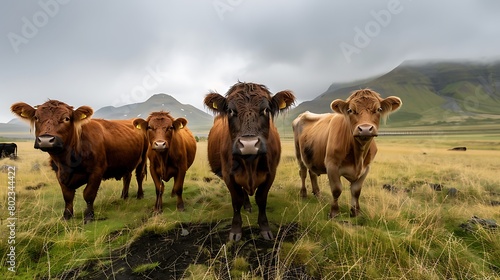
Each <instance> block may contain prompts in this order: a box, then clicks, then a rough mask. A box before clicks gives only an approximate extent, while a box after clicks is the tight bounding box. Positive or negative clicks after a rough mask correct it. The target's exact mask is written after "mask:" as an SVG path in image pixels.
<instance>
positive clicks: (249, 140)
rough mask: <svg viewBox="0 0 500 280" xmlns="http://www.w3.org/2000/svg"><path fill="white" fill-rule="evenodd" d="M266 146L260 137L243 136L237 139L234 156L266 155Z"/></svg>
mask: <svg viewBox="0 0 500 280" xmlns="http://www.w3.org/2000/svg"><path fill="white" fill-rule="evenodd" d="M265 153H266V145H265V144H264V141H262V139H260V137H258V136H253V135H252V136H249V135H246V136H241V137H239V138H237V139H236V141H235V144H234V147H233V154H236V155H257V154H265Z"/></svg>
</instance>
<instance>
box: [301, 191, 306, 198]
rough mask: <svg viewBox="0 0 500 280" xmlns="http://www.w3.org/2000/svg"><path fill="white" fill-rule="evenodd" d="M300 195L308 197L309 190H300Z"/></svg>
mask: <svg viewBox="0 0 500 280" xmlns="http://www.w3.org/2000/svg"><path fill="white" fill-rule="evenodd" d="M300 197H302V198H307V191H305V190H300Z"/></svg>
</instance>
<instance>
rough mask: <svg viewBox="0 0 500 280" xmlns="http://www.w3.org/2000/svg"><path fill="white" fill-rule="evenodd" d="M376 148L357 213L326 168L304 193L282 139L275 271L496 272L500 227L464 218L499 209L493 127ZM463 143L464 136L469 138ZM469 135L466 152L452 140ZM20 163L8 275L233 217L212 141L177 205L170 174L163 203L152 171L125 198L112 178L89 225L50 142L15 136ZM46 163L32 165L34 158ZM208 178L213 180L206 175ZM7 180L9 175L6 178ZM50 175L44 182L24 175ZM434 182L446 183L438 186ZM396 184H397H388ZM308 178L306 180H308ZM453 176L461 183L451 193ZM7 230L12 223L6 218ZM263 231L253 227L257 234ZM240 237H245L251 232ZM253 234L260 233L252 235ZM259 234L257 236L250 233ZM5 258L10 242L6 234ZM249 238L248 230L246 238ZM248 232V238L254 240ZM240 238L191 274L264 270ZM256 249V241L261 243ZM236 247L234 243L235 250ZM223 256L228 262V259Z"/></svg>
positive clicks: (96, 258) (98, 258)
mask: <svg viewBox="0 0 500 280" xmlns="http://www.w3.org/2000/svg"><path fill="white" fill-rule="evenodd" d="M377 142H378V143H379V154H378V155H377V158H376V159H375V162H374V163H373V166H372V169H371V172H370V174H369V175H368V178H367V180H366V181H365V185H364V187H363V191H362V194H361V198H360V204H361V208H362V215H360V216H359V217H357V218H350V217H349V203H350V196H349V189H348V187H347V182H346V181H345V180H343V183H344V190H343V193H342V195H341V197H340V201H339V203H340V210H341V214H340V216H339V217H337V218H335V219H334V220H328V219H327V218H326V217H327V213H328V211H329V204H330V202H331V199H332V198H331V193H330V190H329V187H328V180H327V178H326V176H324V175H323V176H320V177H319V183H320V189H321V194H320V196H319V198H316V197H313V196H312V195H311V194H310V191H311V190H310V189H308V191H309V196H308V197H307V198H305V199H302V198H300V197H299V188H300V179H299V177H298V166H297V163H296V161H295V158H294V151H293V143H292V142H291V141H289V140H286V141H284V142H283V152H282V157H281V163H280V166H279V169H278V173H277V176H276V180H275V183H274V185H273V187H272V189H271V191H270V194H269V199H268V218H269V220H270V223H271V227H272V230H273V232H274V233H275V235H276V236H278V232H280V231H283V230H285V229H286V228H287V227H286V225H290V224H297V226H298V233H297V236H296V240H294V241H293V242H292V241H289V240H284V239H279V238H277V239H276V240H275V242H274V247H275V254H276V259H277V269H276V270H277V271H276V275H277V277H278V278H280V277H282V276H283V275H285V272H286V271H290V270H291V269H297V268H300V269H302V270H303V271H305V272H306V273H307V274H308V275H310V276H312V277H317V278H324V279H387V278H395V279H498V278H499V277H500V230H487V229H483V228H481V227H477V229H476V230H474V231H466V230H464V229H463V228H461V227H460V225H461V224H462V223H466V222H467V221H468V220H469V219H470V218H471V217H472V216H474V215H475V216H478V217H481V218H485V219H492V220H496V221H500V211H499V207H498V206H491V205H490V201H493V200H496V201H499V200H500V181H499V179H498V174H497V172H498V170H500V162H499V161H498V158H500V149H499V146H498V142H497V141H495V139H494V138H492V137H489V135H486V134H485V135H467V136H450V137H441V138H434V139H426V138H425V137H421V136H418V137H417V136H413V137H379V138H378V139H377ZM464 143H465V144H464ZM459 144H460V146H462V145H466V146H468V148H469V150H468V151H466V152H451V151H448V150H447V149H448V148H450V147H453V146H457V145H459ZM18 146H19V160H17V161H11V160H3V161H2V164H14V165H16V166H17V168H18V170H17V173H16V183H17V187H16V195H17V196H16V199H17V201H16V203H17V210H16V216H17V217H18V220H17V223H16V244H15V245H16V261H17V263H16V268H17V272H16V274H13V273H11V272H10V271H8V270H7V266H6V265H2V266H1V267H0V273H1V274H2V275H5V276H4V277H6V278H7V279H13V278H16V279H38V278H58V277H60V275H62V273H63V272H65V271H69V270H75V269H79V268H81V267H82V265H85V264H88V263H89V262H92V263H93V264H94V269H99V268H101V267H102V268H103V269H104V268H105V267H109V266H110V262H111V260H110V256H111V255H112V253H113V252H115V251H116V250H117V249H119V248H123V247H124V246H128V245H130V244H131V243H132V242H134V241H135V240H137V239H139V238H140V237H141V236H145V235H147V234H149V233H157V234H162V233H167V232H169V231H170V230H172V229H174V228H176V227H177V226H179V225H180V224H183V223H212V222H219V223H222V224H223V225H224V224H225V225H228V224H229V222H230V219H231V217H232V206H231V200H230V196H229V192H228V191H227V189H226V187H225V185H224V183H223V182H222V181H221V180H219V179H217V178H215V176H214V175H212V174H211V173H210V170H209V167H208V162H207V159H206V142H203V141H201V142H199V143H198V154H197V158H196V160H195V163H194V165H193V166H192V168H191V169H190V170H189V171H188V175H187V178H186V182H185V186H184V200H185V204H186V211H184V212H178V211H176V209H175V199H174V198H170V196H169V193H170V188H171V186H172V182H169V183H167V185H166V190H167V191H166V194H167V195H164V199H163V201H164V210H163V213H162V214H161V215H156V216H154V215H153V214H152V209H153V204H154V199H155V194H154V187H153V183H152V180H151V179H150V177H149V176H148V180H147V181H146V182H145V198H144V199H142V200H137V199H135V198H134V197H133V195H134V194H135V191H136V184H135V183H133V184H132V186H131V194H132V197H131V198H129V199H128V200H121V199H120V198H119V197H120V193H121V182H117V181H112V180H110V181H104V182H103V183H102V185H101V188H100V190H99V194H98V196H97V199H96V202H95V211H96V219H97V221H95V222H92V223H89V224H86V225H84V224H83V211H84V208H85V205H84V204H85V203H84V201H83V198H82V189H79V190H78V191H77V195H76V198H75V218H74V219H72V220H70V221H62V220H61V216H62V210H63V207H64V203H63V199H62V195H61V191H60V189H59V186H58V183H57V180H56V178H55V175H54V174H53V172H52V171H51V170H50V168H49V167H48V166H47V165H46V164H45V163H46V158H47V156H46V154H44V153H42V152H39V151H36V150H33V148H32V143H31V142H19V143H18ZM35 162H38V163H39V164H41V169H40V171H31V167H32V165H33V163H35ZM205 178H212V179H213V180H212V181H210V182H207V180H205ZM0 180H1V182H2V183H1V186H2V187H1V189H0V199H1V201H2V205H0V215H1V217H2V219H4V222H3V224H4V225H5V218H6V217H8V213H7V207H6V205H5V202H6V201H7V189H6V185H7V180H8V179H7V174H5V173H1V176H0ZM3 182H5V183H3ZM39 183H45V184H46V186H43V187H41V188H40V189H38V190H27V189H26V188H25V187H27V186H36V185H37V184H39ZM429 183H439V184H441V185H442V186H443V190H442V191H440V192H437V191H434V190H432V189H431V188H430V187H429V185H428V184H429ZM383 184H391V185H393V186H395V187H396V189H397V191H396V192H393V193H390V192H388V191H385V190H383V189H382V185H383ZM308 188H310V183H309V182H308ZM450 188H456V189H457V190H458V192H457V194H456V196H453V197H450V196H448V195H447V191H448V190H449V189H450ZM251 201H252V204H253V207H254V211H253V212H252V213H247V212H243V213H242V217H243V222H244V227H248V226H251V227H252V228H255V227H256V226H257V207H256V205H255V202H254V200H253V198H251ZM0 233H1V236H7V235H8V233H9V232H8V228H6V227H5V226H2V227H1V228H0ZM256 236H257V235H256ZM244 238H248V237H247V236H245V237H244ZM256 238H257V239H258V238H259V237H256ZM250 240H251V239H250ZM0 242H1V243H0V254H1V255H0V256H1V257H0V258H1V261H2V264H5V261H6V260H7V258H6V254H7V251H8V249H9V248H8V246H9V245H8V244H7V240H6V239H5V238H1V239H0ZM247 242H248V241H247ZM250 242H251V241H250ZM238 246H240V245H238V244H231V243H228V244H226V246H223V247H221V248H214V249H215V251H218V252H219V254H218V256H214V257H213V260H212V261H210V262H207V263H205V264H196V265H191V266H190V267H189V268H188V270H187V271H186V272H185V273H184V276H185V277H186V278H187V279H219V276H220V275H221V271H220V270H227V275H231V276H232V277H233V278H242V279H254V278H259V277H261V276H260V275H262V274H261V271H262V268H260V269H259V268H256V267H252V266H251V265H250V260H248V259H246V258H245V257H243V256H242V255H238V254H237V250H236V251H235V250H234V248H238ZM255 247H256V248H255V250H256V251H257V249H258V248H257V247H258V244H257V245H255ZM235 252H236V253H235ZM222 257H224V258H223V259H224V260H227V262H225V261H222ZM159 266H160V264H159V263H156V262H147V261H145V262H144V263H142V264H139V265H135V266H133V267H132V269H133V271H134V273H135V274H137V275H147V274H148V273H149V272H150V271H153V270H155V269H157V268H159Z"/></svg>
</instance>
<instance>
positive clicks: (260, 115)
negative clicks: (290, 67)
mask: <svg viewBox="0 0 500 280" xmlns="http://www.w3.org/2000/svg"><path fill="white" fill-rule="evenodd" d="M294 102H295V96H294V95H293V93H292V92H291V91H288V90H285V91H280V92H278V93H276V94H275V95H274V96H271V93H270V92H269V90H268V89H267V87H265V86H263V85H259V84H253V83H237V84H235V85H234V86H232V87H231V88H230V89H229V91H228V92H227V94H226V96H225V97H224V96H222V95H220V94H218V93H215V92H211V93H209V94H207V96H206V97H205V100H204V103H205V105H206V106H207V107H208V108H209V109H210V110H211V111H213V112H214V113H215V114H220V115H222V116H223V117H224V118H227V122H228V125H229V133H230V135H231V139H232V141H233V150H232V152H233V154H235V155H256V154H265V153H266V152H267V146H266V145H267V142H266V139H268V136H269V128H270V126H271V125H273V118H274V116H275V115H277V114H278V113H279V112H281V111H283V110H286V109H287V108H289V107H290V106H291V105H292V104H293V103H294Z"/></svg>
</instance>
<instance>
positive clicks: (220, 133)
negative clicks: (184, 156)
mask: <svg viewBox="0 0 500 280" xmlns="http://www.w3.org/2000/svg"><path fill="white" fill-rule="evenodd" d="M294 102H295V96H294V95H293V93H292V92H291V91H280V92H278V93H276V94H275V95H274V96H271V93H270V92H269V90H268V89H267V88H266V87H265V86H263V85H259V84H253V83H240V82H239V83H237V84H235V85H233V86H232V87H231V88H230V89H229V91H228V92H227V94H226V96H225V97H224V96H222V95H220V94H218V93H215V92H211V93H209V94H207V96H206V97H205V100H204V103H205V105H206V106H207V107H208V108H209V109H210V110H212V111H213V112H214V113H215V114H217V116H216V117H215V119H214V125H213V127H212V129H211V130H210V133H209V135H208V161H209V164H210V167H211V168H212V171H213V172H214V173H215V174H217V175H218V176H220V177H222V178H223V180H224V182H225V183H226V185H227V188H228V189H229V192H230V193H231V199H232V204H233V211H234V213H233V221H232V225H231V231H230V233H229V240H235V241H238V240H240V239H241V236H242V228H241V226H242V220H241V213H240V210H241V206H243V205H244V206H245V209H247V210H251V206H250V201H249V198H248V196H249V195H253V194H255V201H256V202H257V206H258V207H259V215H258V223H259V226H260V230H261V235H262V236H263V237H264V238H265V239H268V240H270V239H272V238H273V234H272V232H271V229H270V228H269V224H268V221H267V215H266V204H267V194H268V192H269V189H270V188H271V185H272V184H273V181H274V177H275V175H276V168H277V166H278V163H279V160H280V154H281V143H280V138H279V134H278V131H277V129H276V127H275V125H274V122H273V118H274V116H275V115H277V114H278V113H279V112H280V111H283V110H285V109H286V108H288V107H289V106H290V105H292V104H293V103H294Z"/></svg>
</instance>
